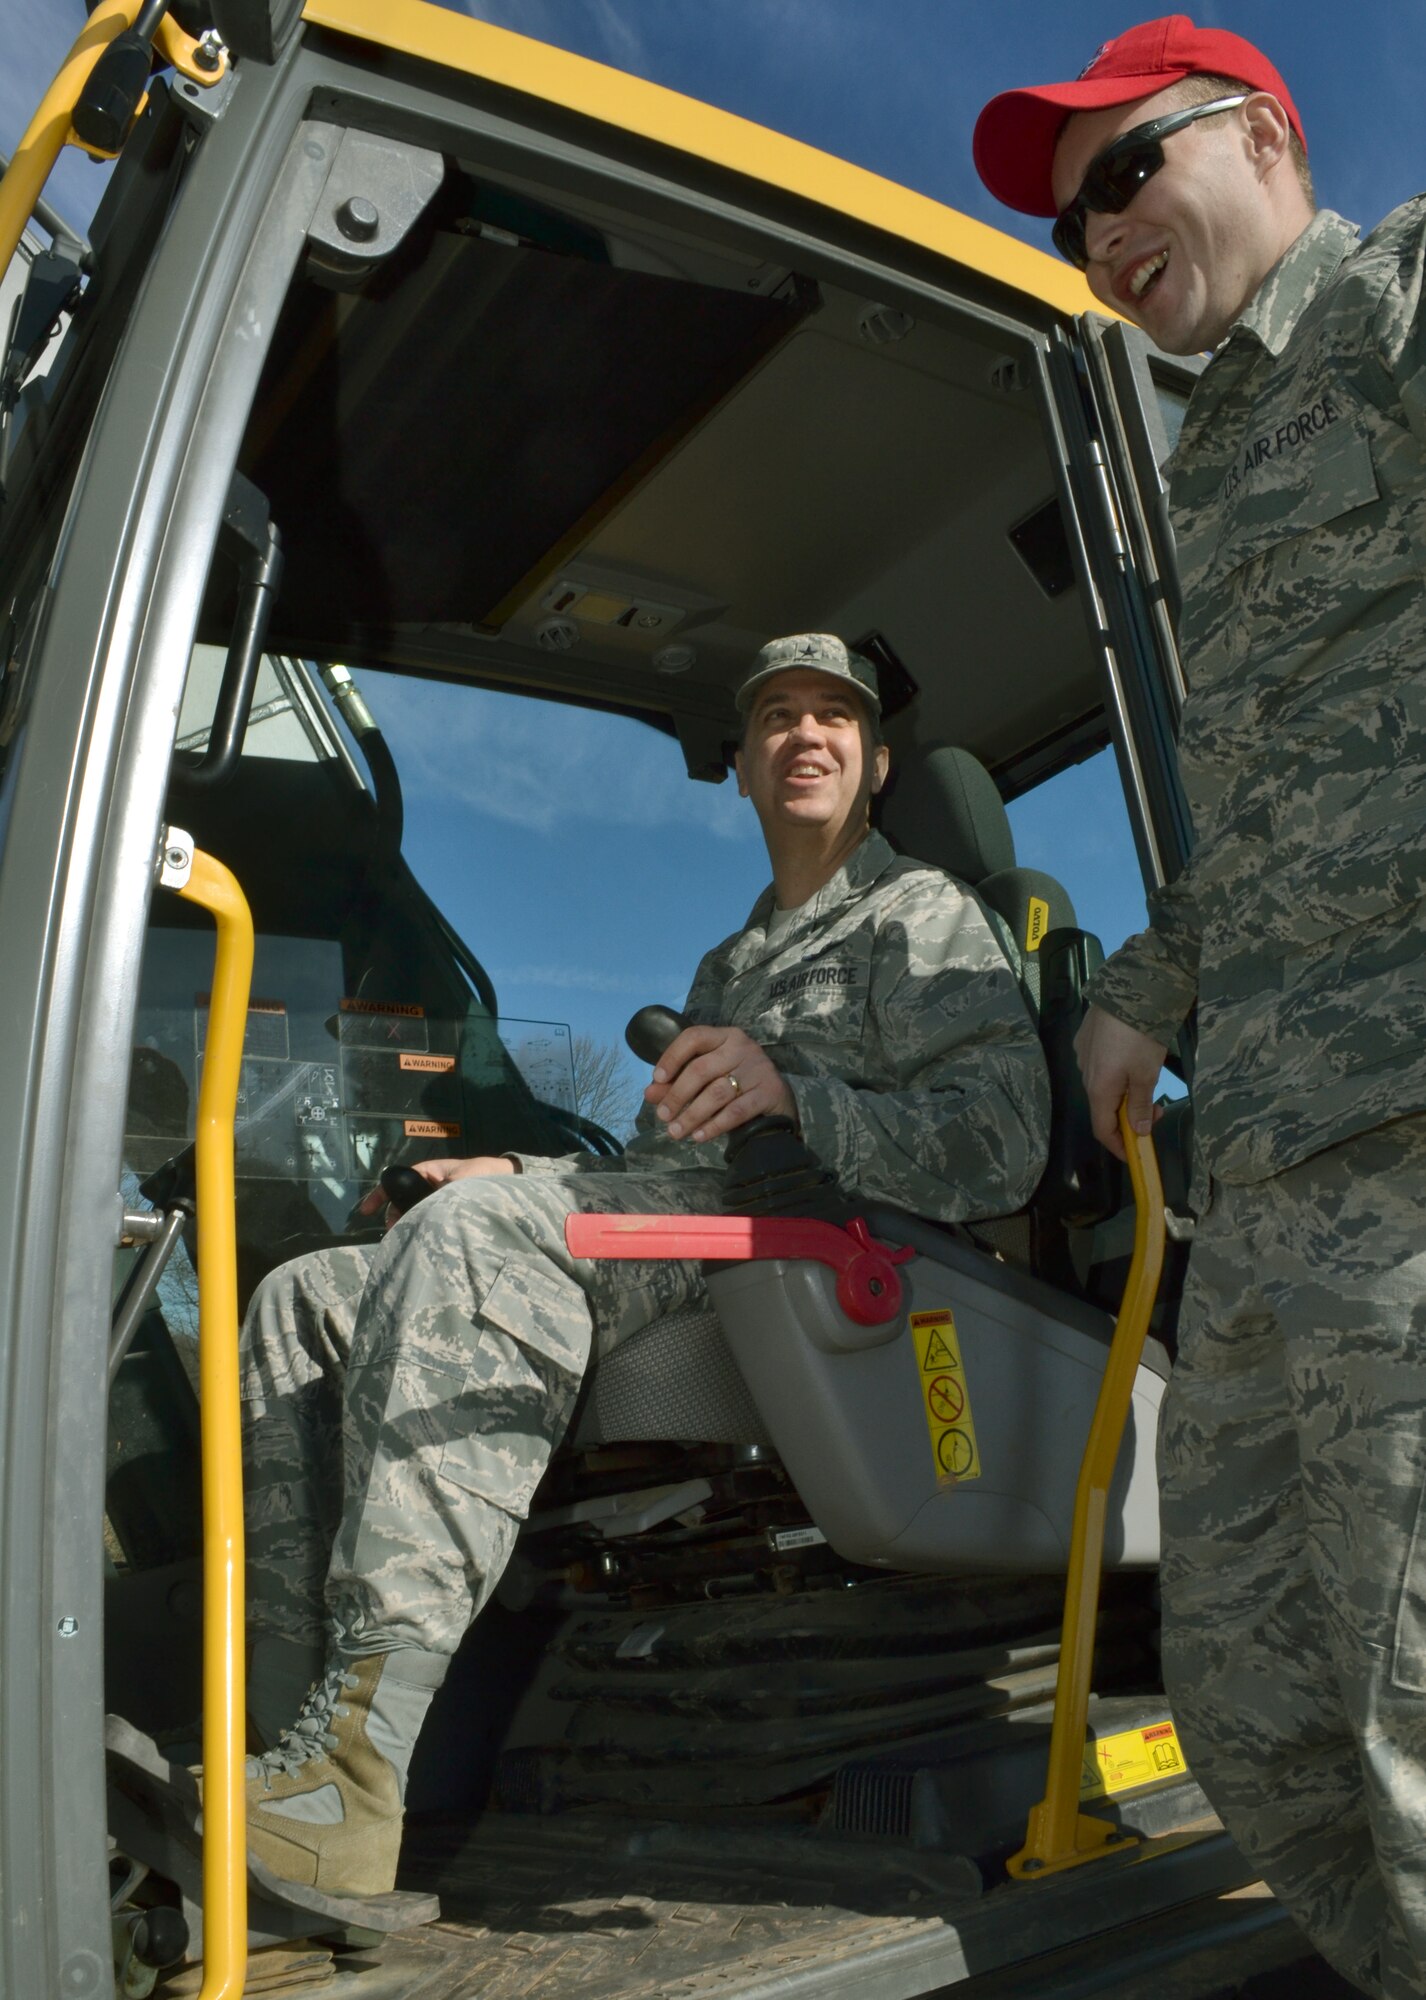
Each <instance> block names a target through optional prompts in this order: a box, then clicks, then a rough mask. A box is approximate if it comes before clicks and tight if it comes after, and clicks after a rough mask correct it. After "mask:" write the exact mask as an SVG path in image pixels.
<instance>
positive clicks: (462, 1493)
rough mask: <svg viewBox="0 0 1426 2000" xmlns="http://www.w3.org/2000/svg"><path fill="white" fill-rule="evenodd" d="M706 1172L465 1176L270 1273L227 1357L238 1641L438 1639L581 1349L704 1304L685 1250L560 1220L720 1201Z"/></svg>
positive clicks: (461, 1622) (435, 1643) (475, 1576)
mask: <svg viewBox="0 0 1426 2000" xmlns="http://www.w3.org/2000/svg"><path fill="white" fill-rule="evenodd" d="M721 1185H722V1175H721V1173H720V1172H717V1173H715V1172H708V1173H704V1172H702V1171H693V1172H680V1173H670V1174H658V1175H649V1176H637V1177H636V1176H633V1175H624V1174H571V1175H560V1174H529V1175H520V1176H510V1177H505V1176H491V1177H484V1176H481V1177H472V1178H470V1179H469V1180H462V1181H457V1182H455V1183H453V1184H452V1185H450V1186H448V1187H445V1188H443V1189H441V1190H440V1191H439V1192H438V1193H436V1194H434V1195H431V1196H430V1197H428V1198H427V1199H426V1200H425V1201H423V1202H422V1203H421V1204H420V1205H419V1207H417V1208H416V1209H414V1210H412V1211H411V1213H410V1214H408V1215H406V1216H404V1217H403V1218H402V1219H401V1220H400V1221H399V1222H398V1223H397V1224H396V1225H395V1227H394V1228H392V1229H391V1230H390V1231H389V1232H388V1233H387V1235H386V1237H385V1239H384V1240H383V1241H382V1242H381V1243H380V1244H379V1245H377V1246H375V1247H371V1246H342V1247H338V1248H334V1249H331V1250H321V1251H317V1252H315V1253H314V1254H312V1255H310V1256H306V1257H299V1258H296V1259H294V1260H293V1262H291V1263H289V1264H284V1265H282V1266H281V1267H280V1268H279V1269H277V1270H276V1271H273V1272H272V1273H270V1274H269V1276H268V1277H266V1278H265V1279H264V1280H263V1281H262V1283H261V1284H260V1285H259V1287H258V1289H257V1291H256V1292H255V1293H254V1295H253V1299H252V1303H251V1305H250V1306H249V1309H248V1313H247V1317H246V1320H245V1323H244V1327H243V1340H242V1358H241V1377H242V1397H243V1462H244V1485H245V1495H244V1509H245V1514H246V1521H247V1560H248V1623H249V1631H250V1634H251V1636H252V1637H253V1638H254V1639H257V1638H261V1637H263V1636H264V1635H274V1636H280V1637H284V1638H286V1639H288V1640H291V1641H296V1642H299V1643H303V1644H308V1645H311V1646H313V1647H314V1648H316V1647H320V1646H321V1645H322V1644H323V1642H324V1640H325V1639H326V1638H328V1637H335V1638H336V1639H337V1640H338V1641H339V1642H340V1643H341V1644H342V1645H343V1647H344V1648H346V1649H348V1650H349V1651H351V1652H353V1653H376V1652H386V1651H389V1650H390V1649H392V1648H393V1647H397V1646H419V1647H422V1648H424V1649H425V1650H427V1651H430V1652H436V1653H445V1654H451V1653H453V1652H454V1651H455V1649H456V1647H457V1646H458V1645H459V1643H460V1640H461V1637H462V1635H463V1633H464V1632H465V1630H466V1628H467V1626H468V1625H469V1624H470V1621H471V1620H472V1619H473V1618H474V1617H475V1615H476V1613H477V1611H478V1610H479V1609H480V1607H481V1605H482V1604H483V1603H484V1602H485V1600H486V1599H487V1598H488V1596H489V1595H490V1592H491V1591H492V1590H493V1589H494V1587H495V1584H496V1583H497V1581H498V1580H499V1577H500V1573H501V1571H502V1569H503V1568H504V1566H505V1564H506V1562H507V1560H508V1559H509V1556H510V1552H511V1549H512V1548H513V1546H514V1543H515V1537H516V1534H517V1532H518V1529H519V1525H520V1522H521V1521H522V1520H523V1518H524V1517H525V1514H526V1513H527V1511H528V1508H529V1504H530V1498H531V1495H532V1494H533V1493H534V1490H535V1488H536V1486H537V1485H538V1484H539V1480H540V1476H541V1474H542V1473H543V1472H544V1470H545V1467H546V1465H547V1464H548V1462H549V1458H550V1454H551V1452H552V1451H553V1449H554V1447H555V1445H556V1444H557V1443H558V1442H559V1439H560V1437H561V1436H562V1434H563V1432H564V1429H565V1427H566V1425H567V1423H568V1422H569V1418H570V1414H571V1412H572V1411H573V1409H574V1403H575V1397H576V1395H577V1394H578V1391H579V1385H580V1381H581V1379H582V1377H583V1375H584V1371H585V1366H586V1363H587V1362H588V1360H589V1357H590V1353H591V1348H592V1349H593V1351H594V1352H596V1353H606V1352H608V1350H609V1349H610V1348H611V1347H612V1346H614V1345H616V1344H617V1343H618V1342H619V1341H620V1340H623V1339H627V1338H628V1336H629V1335H630V1334H631V1333H635V1332H637V1331H638V1329H639V1328H640V1327H642V1326H646V1325H647V1324H648V1323H649V1321H650V1320H653V1319H655V1318H657V1317H658V1316H659V1315H660V1314H662V1313H666V1312H671V1311H673V1310H674V1309H676V1308H677V1307H680V1306H686V1305H691V1304H701V1303H706V1293H705V1292H704V1289H703V1282H702V1277H701V1274H700V1270H699V1267H698V1265H696V1264H691V1263H679V1262H672V1261H670V1262H664V1263H659V1262H648V1263H642V1262H640V1263H624V1262H613V1261H609V1262H605V1261H599V1262H593V1261H590V1260H589V1259H584V1258H575V1257H572V1256H571V1255H570V1253H569V1252H568V1250H567V1249H566V1248H565V1243H564V1222H565V1217H566V1216H567V1215H568V1214H569V1213H570V1212H571V1211H572V1210H574V1209H579V1210H584V1211H594V1212H598V1211H600V1210H604V1209H607V1210H610V1211H614V1210H618V1211H621V1212H630V1211H633V1212H644V1211H648V1212H651V1213H658V1212H660V1211H664V1210H667V1211H669V1212H672V1213H676V1214H708V1213H715V1212H717V1210H718V1207H719V1192H720V1189H721Z"/></svg>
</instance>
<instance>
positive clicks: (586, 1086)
mask: <svg viewBox="0 0 1426 2000" xmlns="http://www.w3.org/2000/svg"><path fill="white" fill-rule="evenodd" d="M570 1055H571V1057H572V1059H573V1062H574V1101H575V1108H576V1109H577V1110H578V1112H579V1115H580V1117H581V1118H589V1119H592V1120H593V1121H594V1123H595V1124H596V1125H602V1126H603V1127H604V1129H605V1131H606V1132H612V1133H613V1134H614V1137H615V1138H616V1139H627V1138H628V1137H629V1135H630V1134H631V1133H632V1131H633V1129H634V1119H635V1118H636V1116H637V1115H638V1111H639V1106H640V1105H641V1104H642V1103H643V1090H644V1083H645V1081H646V1079H645V1077H644V1076H643V1075H642V1074H641V1073H638V1072H636V1071H635V1068H634V1063H633V1058H632V1057H631V1056H629V1055H627V1054H626V1053H625V1052H624V1050H623V1049H622V1048H620V1046H619V1044H618V1043H617V1042H598V1041H596V1040H595V1039H594V1037H593V1035H575V1036H573V1037H572V1039H571V1041H570Z"/></svg>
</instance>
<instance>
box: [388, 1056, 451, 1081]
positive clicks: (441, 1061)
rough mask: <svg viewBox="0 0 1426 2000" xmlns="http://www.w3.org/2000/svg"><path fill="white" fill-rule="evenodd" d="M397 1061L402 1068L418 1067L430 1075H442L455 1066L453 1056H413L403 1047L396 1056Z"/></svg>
mask: <svg viewBox="0 0 1426 2000" xmlns="http://www.w3.org/2000/svg"><path fill="white" fill-rule="evenodd" d="M397 1061H398V1062H399V1063H400V1065H401V1067H402V1069H418V1070H422V1071H425V1072H428V1073H429V1074H430V1075H432V1076H444V1075H445V1074H446V1072H447V1071H448V1070H453V1069H454V1068H455V1066H456V1059H455V1057H454V1056H414V1055H411V1054H410V1053H409V1052H408V1051H407V1050H405V1049H403V1050H402V1052H401V1054H400V1055H399V1056H398V1057H397Z"/></svg>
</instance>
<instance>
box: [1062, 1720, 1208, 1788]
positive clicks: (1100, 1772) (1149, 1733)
mask: <svg viewBox="0 0 1426 2000" xmlns="http://www.w3.org/2000/svg"><path fill="white" fill-rule="evenodd" d="M1187 1770H1188V1760H1187V1758H1186V1757H1185V1756H1184V1754H1183V1746H1182V1744H1181V1743H1180V1742H1179V1740H1178V1731H1177V1730H1176V1729H1175V1728H1174V1726H1173V1724H1172V1722H1170V1721H1169V1720H1168V1719H1167V1718H1165V1720H1164V1721H1162V1722H1154V1723H1150V1724H1149V1725H1148V1726H1147V1727H1146V1728H1144V1729H1125V1730H1122V1731H1121V1732H1120V1733H1119V1734H1118V1735H1117V1736H1101V1737H1098V1738H1096V1737H1093V1736H1091V1737H1090V1739H1089V1741H1088V1742H1087V1743H1086V1744H1085V1746H1084V1764H1083V1767H1082V1769H1081V1771H1080V1776H1079V1795H1080V1797H1081V1798H1082V1799H1104V1798H1108V1797H1110V1796H1111V1795H1112V1794H1113V1793H1115V1792H1131V1791H1133V1790H1134V1788H1135V1786H1137V1785H1152V1784H1157V1783H1159V1782H1161V1781H1162V1780H1163V1779H1165V1778H1181V1777H1183V1776H1184V1775H1185V1773H1186V1772H1187Z"/></svg>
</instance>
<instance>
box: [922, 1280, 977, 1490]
mask: <svg viewBox="0 0 1426 2000" xmlns="http://www.w3.org/2000/svg"><path fill="white" fill-rule="evenodd" d="M911 1338H912V1341H913V1342H914V1344H915V1348H916V1365H917V1367H918V1368H919V1370H920V1373H921V1401H922V1403H923V1404H924V1406H925V1410H926V1428H927V1430H928V1431H929V1432H930V1433H931V1456H932V1457H933V1458H934V1459H935V1461H936V1479H937V1482H938V1483H939V1484H940V1485H942V1486H954V1485H958V1484H959V1483H960V1481H961V1480H963V1479H979V1478H980V1447H979V1446H978V1445H977V1443H976V1441H975V1422H974V1419H973V1418H972V1416H971V1410H970V1390H969V1389H968V1388H967V1386H966V1371H965V1366H964V1364H963V1362H962V1361H961V1344H960V1341H959V1339H958V1338H957V1337H956V1321H955V1315H954V1314H953V1313H952V1312H951V1310H950V1308H949V1307H948V1306H942V1307H940V1308H939V1309H938V1310H937V1311H935V1312H919V1313H912V1315H911Z"/></svg>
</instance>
